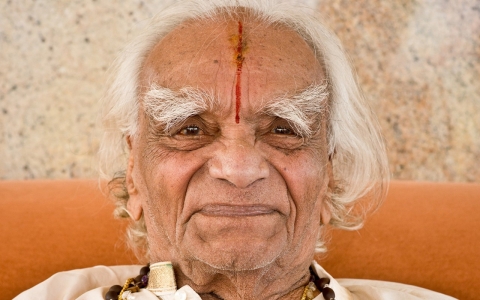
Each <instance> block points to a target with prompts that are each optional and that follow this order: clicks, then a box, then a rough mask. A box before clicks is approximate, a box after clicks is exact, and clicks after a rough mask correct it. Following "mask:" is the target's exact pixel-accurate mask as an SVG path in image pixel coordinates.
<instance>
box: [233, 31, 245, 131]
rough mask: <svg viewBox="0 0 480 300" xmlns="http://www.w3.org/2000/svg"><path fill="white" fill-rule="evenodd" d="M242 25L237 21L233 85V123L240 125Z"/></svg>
mask: <svg viewBox="0 0 480 300" xmlns="http://www.w3.org/2000/svg"><path fill="white" fill-rule="evenodd" d="M242 35H243V24H242V22H241V21H238V44H237V51H236V63H237V74H236V77H237V78H236V85H235V100H236V102H235V112H236V113H235V123H237V124H238V123H240V105H241V103H242V67H243V59H244V57H243V40H242Z"/></svg>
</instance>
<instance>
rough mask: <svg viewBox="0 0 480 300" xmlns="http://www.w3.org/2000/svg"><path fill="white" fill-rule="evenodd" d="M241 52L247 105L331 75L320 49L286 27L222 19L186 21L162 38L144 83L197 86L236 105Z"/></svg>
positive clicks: (143, 75) (149, 61) (151, 55)
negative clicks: (327, 73)
mask: <svg viewBox="0 0 480 300" xmlns="http://www.w3.org/2000/svg"><path fill="white" fill-rule="evenodd" d="M240 53H241V60H242V68H241V69H242V70H241V71H242V74H241V78H242V86H241V89H242V91H243V95H244V96H245V100H246V101H243V103H245V105H246V106H249V105H250V106H252V105H254V104H255V103H260V102H264V101H265V100H268V99H269V98H273V97H277V96H283V95H287V94H294V93H297V92H298V91H300V90H302V89H304V88H306V87H308V86H310V85H312V84H314V83H320V82H321V81H322V80H323V79H324V78H325V76H324V73H323V70H322V67H321V65H320V63H319V62H318V60H317V58H316V56H315V52H314V50H313V49H312V48H311V47H310V46H309V45H308V44H307V43H306V42H305V41H304V40H303V39H302V37H301V36H300V35H299V34H298V33H296V32H294V31H293V30H291V29H289V28H287V27H286V26H284V25H280V24H270V25H265V24H264V23H261V22H259V21H255V20H249V19H248V18H243V19H238V20H237V19H235V18H234V17H222V18H220V17H218V18H216V19H208V20H190V21H187V22H184V23H182V24H181V25H179V26H177V27H176V28H175V29H174V30H173V31H172V32H170V33H169V34H168V35H167V36H165V37H164V38H163V39H162V40H161V41H159V42H158V43H157V44H156V45H155V46H154V48H153V49H152V50H151V51H150V53H149V54H148V55H147V58H146V60H145V62H144V65H143V68H142V71H141V74H140V82H141V86H143V87H145V88H148V87H150V86H151V85H152V84H153V83H155V84H157V85H159V86H163V87H167V88H170V89H172V90H178V89H180V88H182V87H186V86H188V87H194V88H198V89H202V90H205V91H206V92H211V93H213V94H214V96H215V97H216V98H218V99H220V100H221V102H224V103H226V104H228V103H232V99H233V98H235V88H236V86H235V85H236V82H237V81H238V71H239V70H238V67H239V64H238V57H239V54H240ZM237 88H238V87H237ZM227 106H228V105H227ZM227 108H228V107H227Z"/></svg>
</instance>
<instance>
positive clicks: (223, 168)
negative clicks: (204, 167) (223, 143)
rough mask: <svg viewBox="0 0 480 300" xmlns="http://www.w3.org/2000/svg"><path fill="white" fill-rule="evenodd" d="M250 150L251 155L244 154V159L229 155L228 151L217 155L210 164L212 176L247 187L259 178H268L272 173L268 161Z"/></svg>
mask: <svg viewBox="0 0 480 300" xmlns="http://www.w3.org/2000/svg"><path fill="white" fill-rule="evenodd" d="M238 148H240V147H238ZM249 152H250V154H249V155H242V156H243V159H241V158H240V157H239V156H232V155H228V154H229V153H228V152H227V153H225V152H224V153H221V154H218V155H216V156H215V157H214V158H213V159H212V160H211V162H210V164H209V174H210V176H212V177H213V178H216V179H220V180H225V181H228V182H229V183H230V184H233V185H234V186H236V187H238V188H246V187H248V186H250V185H251V184H252V183H254V182H256V181H258V180H262V179H264V178H267V177H268V176H269V174H270V170H269V167H268V163H267V162H266V161H265V159H264V158H263V157H262V156H261V155H259V154H258V153H255V151H249ZM230 154H232V153H231V152H230ZM244 154H247V153H244Z"/></svg>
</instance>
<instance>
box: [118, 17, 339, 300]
mask: <svg viewBox="0 0 480 300" xmlns="http://www.w3.org/2000/svg"><path fill="white" fill-rule="evenodd" d="M246 26H249V25H248V24H247V25H246ZM252 26H255V27H257V28H258V31H257V33H262V31H265V32H263V33H264V34H263V35H259V34H256V35H255V34H251V35H250V36H251V39H252V43H253V44H252V45H253V46H251V48H250V49H249V51H251V52H250V53H251V55H249V56H248V57H246V58H245V59H246V62H248V63H249V66H248V72H245V73H244V74H242V76H245V79H246V80H245V81H244V83H245V85H244V86H242V93H243V94H245V95H246V97H245V98H244V99H245V100H244V101H245V102H244V104H245V105H242V107H241V111H242V116H243V117H242V122H241V124H235V121H234V118H233V117H234V115H235V107H234V106H232V101H231V100H232V99H233V98H229V97H228V96H229V95H230V97H231V96H232V95H231V91H232V86H233V84H234V83H232V82H228V80H225V78H230V77H229V76H228V75H229V74H234V70H232V68H231V67H232V66H228V65H227V64H222V63H221V62H223V60H225V59H222V58H224V57H225V55H228V53H227V52H225V51H223V50H224V49H226V48H225V45H224V44H222V38H221V37H220V36H219V37H218V38H217V40H216V41H215V42H212V43H210V44H209V45H210V46H208V47H207V46H206V47H207V48H205V49H204V51H205V52H204V53H202V54H201V55H198V56H197V57H196V60H195V62H198V63H193V61H192V59H191V57H192V56H189V55H188V54H189V52H188V49H198V48H197V47H195V45H196V44H195V40H197V39H195V40H192V39H190V36H196V37H198V43H200V44H202V45H206V43H205V41H203V40H202V39H204V38H205V36H208V34H206V35H202V33H198V32H195V31H194V29H195V28H188V26H186V27H184V28H183V29H182V30H183V31H185V30H187V32H186V33H187V34H180V33H181V32H182V30H180V29H179V30H178V31H177V30H174V31H172V33H171V34H170V37H166V38H164V40H162V41H161V42H160V43H159V44H158V45H157V46H155V47H154V49H152V51H151V53H150V55H149V56H148V57H147V59H146V62H145V67H144V70H143V71H142V74H141V76H140V78H141V82H142V85H145V83H146V81H145V80H148V82H151V83H155V84H157V85H158V86H161V87H165V88H168V89H170V90H172V91H177V90H179V89H181V88H182V87H186V86H190V87H192V88H195V89H199V90H201V91H212V90H215V96H216V97H215V98H216V99H217V101H218V103H219V106H220V107H216V106H214V108H213V111H210V110H211V109H212V108H209V109H207V111H206V112H205V113H204V114H202V116H200V117H201V118H204V119H205V120H206V122H212V121H213V123H214V124H215V125H214V127H216V126H217V127H218V129H219V135H218V136H217V135H215V136H213V137H209V136H200V137H199V138H200V139H203V138H205V139H207V141H210V142H208V143H206V144H202V146H201V147H200V148H198V149H195V150H191V151H184V150H182V147H184V145H185V143H187V144H189V143H193V144H195V143H197V142H196V140H195V139H192V138H191V137H188V136H186V137H183V136H177V135H176V134H175V133H173V136H168V135H163V136H162V135H160V136H158V135H157V130H158V128H155V129H153V131H152V128H150V126H149V124H152V123H151V122H149V120H150V116H149V115H148V114H146V113H143V114H140V118H141V119H142V120H141V122H140V124H139V129H138V130H139V133H138V134H137V135H136V136H135V137H131V138H132V146H131V155H132V160H133V162H134V163H133V167H132V168H131V169H130V168H129V171H128V172H127V178H128V180H129V181H132V182H134V183H135V187H136V190H135V191H131V190H129V194H130V195H131V198H130V200H129V203H128V205H132V207H135V205H136V204H135V203H137V204H140V206H139V207H141V208H142V209H143V210H144V216H145V222H146V224H147V227H148V228H149V230H148V235H149V237H148V238H149V241H150V242H151V244H150V246H151V247H150V248H151V259H152V260H153V261H157V260H171V261H172V262H173V264H174V267H175V268H176V269H178V270H179V272H178V273H179V275H178V277H179V278H178V284H179V285H184V284H190V285H191V286H192V287H193V288H194V289H195V290H196V291H197V292H199V293H200V294H202V293H212V292H215V293H216V294H217V295H219V296H220V297H222V298H224V299H253V298H256V299H257V298H269V299H275V298H282V299H288V298H292V299H297V298H299V296H301V293H302V290H303V285H304V284H305V282H306V281H308V265H309V264H310V262H311V259H312V258H313V252H314V245H315V242H316V239H317V236H318V230H319V229H318V223H319V218H320V214H321V213H325V212H324V205H323V199H324V195H325V193H326V189H327V184H328V181H329V177H328V174H327V172H326V171H325V168H324V167H323V166H324V165H328V158H327V157H328V156H327V152H326V132H325V130H324V129H322V130H320V131H318V132H317V133H316V134H315V135H314V136H312V138H310V139H309V140H308V143H306V144H305V145H304V146H302V147H298V146H296V144H292V143H293V141H297V140H298V137H295V136H288V135H287V136H284V135H278V134H277V133H275V134H272V133H271V131H270V129H269V128H270V127H268V126H270V125H269V124H272V126H277V125H276V124H284V123H275V122H277V121H274V122H273V123H271V121H270V120H272V119H274V120H276V119H275V118H273V117H269V116H265V114H264V113H263V112H264V109H265V107H266V106H267V105H268V103H269V102H270V101H280V100H278V99H279V98H278V97H277V96H276V95H278V94H280V95H289V94H293V95H296V94H297V88H298V87H299V86H303V87H305V88H306V87H308V86H311V85H313V84H315V83H317V82H322V80H323V79H324V76H323V73H322V72H319V71H318V70H319V68H317V67H315V68H310V69H304V67H305V66H307V65H315V64H317V63H318V62H316V60H315V58H314V57H313V56H312V54H311V50H310V49H309V48H308V47H306V45H304V44H302V43H301V42H299V43H297V45H296V47H297V48H298V49H295V50H293V51H292V50H288V48H286V47H280V48H275V47H274V46H273V45H275V44H276V42H275V43H273V41H274V40H275V35H276V34H280V33H281V34H282V35H285V36H289V35H290V36H292V35H293V36H295V37H296V38H298V36H297V35H296V34H295V33H293V32H291V31H285V32H279V31H276V32H274V31H272V30H271V29H270V28H268V27H263V28H262V26H261V25H259V24H257V23H254V24H253V25H252ZM234 27H235V22H232V23H231V24H230V26H227V27H226V28H225V33H224V35H221V36H223V37H226V39H228V38H227V37H228V32H229V30H231V29H233V28H234ZM201 28H202V29H204V31H207V32H208V30H210V29H211V28H210V27H208V24H205V26H202V27H201ZM227 29H228V30H227ZM188 31H190V32H188ZM192 31H193V32H192ZM175 34H177V36H176V38H177V40H175V39H173V38H172V36H173V37H175ZM189 34H190V36H189ZM178 39H182V41H181V42H180V41H178ZM173 40H175V43H177V44H182V45H185V46H186V49H187V51H186V52H185V53H183V52H182V55H181V56H180V57H178V56H177V57H175V54H176V53H175V52H174V51H170V50H169V48H168V47H169V45H172V47H174V48H176V47H177V46H175V45H176V44H175V43H173V42H172V41H173ZM260 40H261V41H262V42H261V43H260V42H259V41H260ZM264 40H268V42H267V41H264ZM255 41H256V42H259V44H261V45H262V46H263V47H258V48H255V46H254V44H255ZM169 43H170V44H169ZM172 43H173V44H172ZM189 43H190V44H189ZM299 45H300V46H299ZM202 47H203V46H202ZM215 47H217V48H218V49H217V48H215ZM222 47H223V48H222ZM302 47H303V48H302ZM275 49H282V52H278V53H275V51H279V50H275ZM163 51H165V53H164V52H163ZM262 51H263V52H262ZM272 51H273V52H272ZM288 51H291V52H292V53H293V52H294V53H295V54H296V56H291V55H290V54H289V52H288ZM302 51H303V52H304V54H305V55H302ZM265 52H268V53H273V55H272V57H273V58H275V59H278V58H279V57H284V58H285V57H289V61H288V64H287V63H286V61H285V62H282V61H279V62H277V61H275V62H274V61H273V58H269V57H266V56H264V53H265ZM167 53H171V55H170V56H169V54H167ZM254 53H257V57H262V55H263V56H264V59H263V60H259V59H256V58H255V55H254ZM307 54H308V55H307ZM282 55H283V56H282ZM230 57H231V54H230ZM182 58H183V60H182ZM207 58H208V59H207ZM215 59H216V60H218V61H219V63H218V64H212V61H213V60H215ZM166 61H170V62H175V66H173V65H172V67H171V68H168V69H166V68H164V67H163V66H164V65H165V62H166ZM184 66H191V69H190V71H189V73H188V74H185V73H181V72H178V70H181V69H182V68H183V67H184ZM208 66H211V68H210V69H205V68H209V67H208ZM282 68H288V70H289V72H285V69H282ZM312 69H313V70H312ZM158 70H162V72H159V71H158ZM210 70H213V72H210ZM149 74H150V75H151V74H153V77H151V76H149ZM206 74H218V75H216V76H210V77H208V76H206ZM291 74H295V82H292V81H291V78H292V75H291ZM145 75H146V76H145ZM212 78H213V80H212ZM266 78H268V80H266V81H265V79H266ZM257 79H260V80H257ZM150 80H152V81H150ZM262 82H265V83H262ZM144 94H145V93H144ZM210 94H211V93H210ZM283 98H285V97H283ZM199 99H203V98H199ZM289 99H290V101H295V99H294V97H290V98H289ZM157 100H159V99H155V101H157ZM242 100H243V99H242ZM169 101H175V98H174V97H173V98H172V99H171V100H169ZM152 105H154V104H152ZM262 108H263V109H262ZM257 111H261V112H262V113H260V114H257V113H256V112H257ZM160 113H161V112H160ZM191 120H192V121H190V119H189V120H187V121H186V123H185V124H187V125H188V124H189V123H190V122H192V123H195V118H193V119H191ZM320 121H321V124H322V126H321V127H322V128H325V125H326V124H325V122H326V120H325V119H324V118H320ZM282 122H286V120H283V121H282ZM285 124H288V123H285ZM199 125H200V126H203V125H202V124H201V123H199ZM160 127H161V126H160ZM174 127H175V128H177V126H174ZM205 129H206V130H210V129H207V128H205ZM266 129H268V130H266ZM262 130H266V131H262ZM210 138H212V139H211V140H209V139H210ZM288 145H294V146H292V149H282V147H286V146H288ZM187 146H188V145H187ZM188 147H190V146H188ZM297 147H298V148H297ZM262 166H263V167H262ZM265 166H266V167H267V168H266V169H265ZM262 168H263V169H262ZM229 170H233V171H232V172H234V173H225V172H227V171H228V172H230V171H229ZM286 170H288V172H287V171H286ZM247 171H248V172H250V173H245V172H247ZM238 172H240V173H238ZM262 172H263V173H262ZM228 174H231V175H228ZM261 174H263V175H261ZM240 175H242V176H240ZM229 176H233V177H229ZM245 176H247V177H245ZM212 201H220V202H219V203H227V204H228V203H235V205H243V204H248V205H251V204H254V203H260V204H262V205H263V204H265V205H273V207H275V209H276V210H277V211H278V212H280V213H275V214H272V216H271V217H270V216H262V217H253V218H250V217H248V218H244V217H242V218H238V219H236V220H235V223H232V220H230V219H222V218H215V219H214V220H213V219H211V218H210V219H207V218H205V217H203V216H202V215H201V214H200V215H199V214H197V213H194V212H195V211H197V210H198V209H201V208H202V207H203V206H204V205H206V204H209V203H215V202H212ZM129 208H130V207H129ZM314 212H315V213H314ZM134 215H138V210H137V211H136V212H135V213H134ZM260 220H261V221H260ZM251 222H252V223H251ZM234 224H235V225H234ZM233 225H234V226H233ZM236 228H240V229H241V230H240V231H238V230H237V229H236ZM223 232H225V234H224V233H223ZM196 236H197V237H198V238H195V237H196ZM246 241H248V243H246ZM162 242H165V244H166V245H165V244H163V243H162ZM167 245H168V246H167ZM300 245H302V246H300ZM247 249H248V250H247ZM286 266H288V268H287V269H289V270H291V271H290V273H289V274H288V275H289V276H288V277H282V278H278V276H275V274H279V273H280V274H282V270H285V267H286ZM205 298H206V299H208V297H205Z"/></svg>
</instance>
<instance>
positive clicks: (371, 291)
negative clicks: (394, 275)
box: [337, 279, 455, 300]
mask: <svg viewBox="0 0 480 300" xmlns="http://www.w3.org/2000/svg"><path fill="white" fill-rule="evenodd" d="M337 281H338V283H339V284H340V285H341V286H343V287H344V288H346V289H347V290H348V291H350V293H352V295H354V296H355V297H356V298H358V299H388V300H397V299H398V300H400V299H431V300H454V299H455V298H453V297H450V296H447V295H444V294H440V293H437V292H434V291H431V290H427V289H424V288H420V287H417V286H413V285H408V284H402V283H396V282H388V281H378V280H366V279H337ZM355 297H354V298H355Z"/></svg>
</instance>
